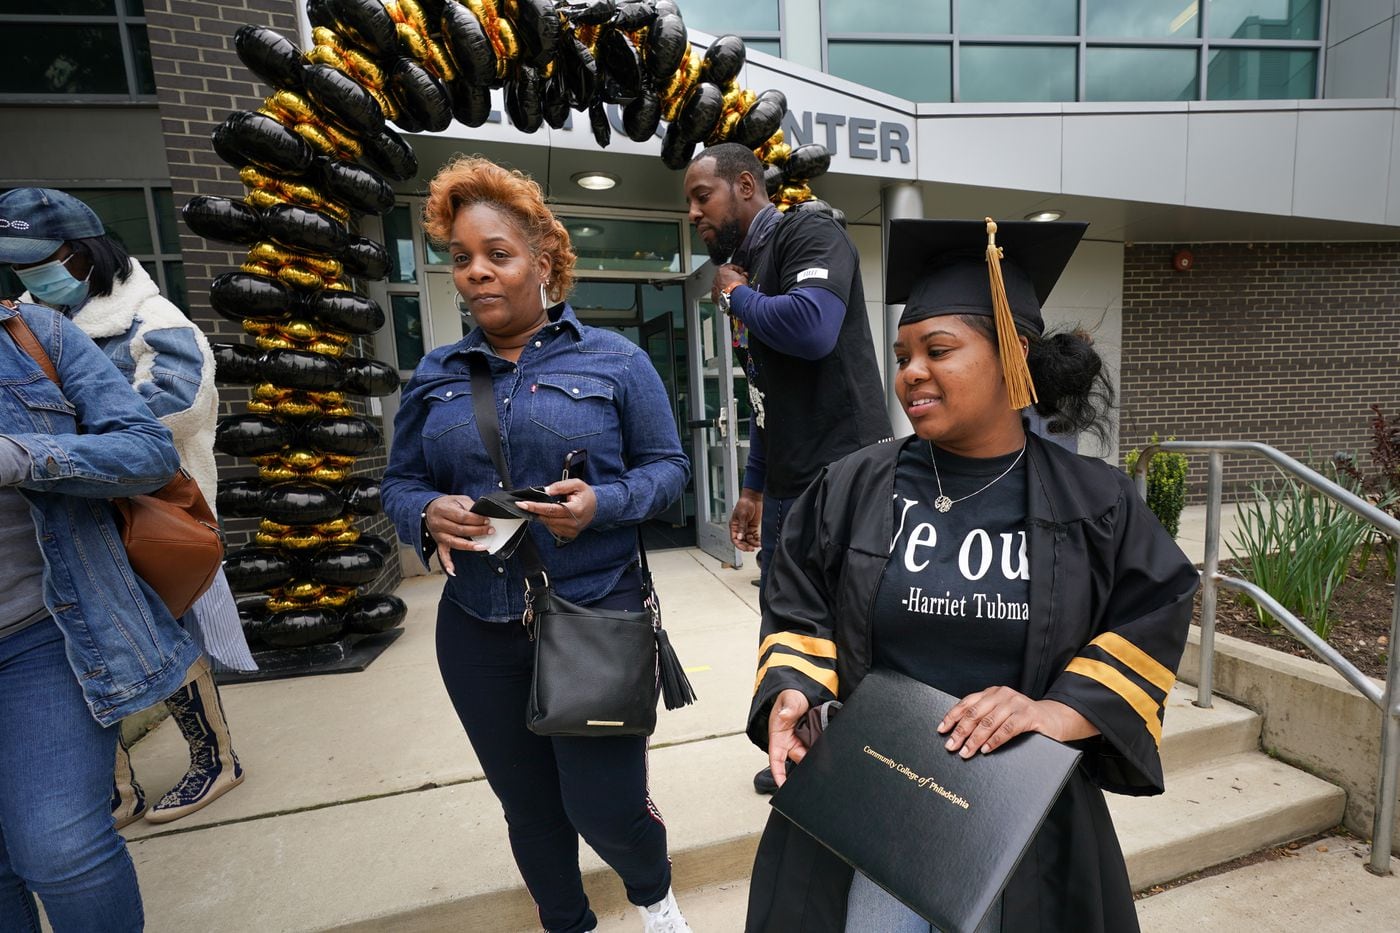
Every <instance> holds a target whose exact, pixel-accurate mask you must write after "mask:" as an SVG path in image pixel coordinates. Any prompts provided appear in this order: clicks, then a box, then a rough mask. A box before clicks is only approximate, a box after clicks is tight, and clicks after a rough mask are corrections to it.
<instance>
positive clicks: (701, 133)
mask: <svg viewBox="0 0 1400 933" xmlns="http://www.w3.org/2000/svg"><path fill="white" fill-rule="evenodd" d="M755 106H757V104H755ZM723 113H724V92H723V91H721V90H720V89H719V88H718V87H716V86H715V85H713V84H711V83H710V82H708V81H701V82H700V83H699V84H697V85H696V86H695V87H693V88H691V91H690V94H689V95H687V97H686V99H685V106H683V107H682V108H681V113H680V116H679V117H677V118H676V122H675V123H674V124H672V125H673V126H679V127H680V134H681V138H682V140H683V141H685V142H687V143H698V142H701V141H702V140H704V139H705V137H707V136H709V135H710V134H711V133H712V132H714V129H715V125H716V124H717V123H719V118H720V116H721V115H722V114H723ZM765 138H766V137H765ZM750 148H752V147H750Z"/></svg>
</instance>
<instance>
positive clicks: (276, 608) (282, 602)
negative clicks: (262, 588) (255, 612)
mask: <svg viewBox="0 0 1400 933" xmlns="http://www.w3.org/2000/svg"><path fill="white" fill-rule="evenodd" d="M300 608H301V602H300V601H299V600H295V599H289V598H287V597H285V596H269V597H268V600H267V611H268V612H290V611H292V610H293V609H300Z"/></svg>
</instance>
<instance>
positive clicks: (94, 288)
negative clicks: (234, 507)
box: [0, 188, 256, 828]
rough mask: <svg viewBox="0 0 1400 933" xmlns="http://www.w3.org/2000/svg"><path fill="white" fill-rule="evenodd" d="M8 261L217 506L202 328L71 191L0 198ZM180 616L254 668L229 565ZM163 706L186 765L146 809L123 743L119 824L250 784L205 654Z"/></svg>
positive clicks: (209, 375) (211, 394)
mask: <svg viewBox="0 0 1400 933" xmlns="http://www.w3.org/2000/svg"><path fill="white" fill-rule="evenodd" d="M6 263H7V264H9V265H10V266H11V268H12V269H13V270H14V272H15V274H16V276H18V278H19V280H20V282H21V283H23V285H24V286H25V288H27V289H28V293H27V294H26V295H24V296H22V297H21V300H26V301H27V300H32V301H35V302H38V303H41V304H44V305H47V306H49V307H51V308H53V309H55V310H57V311H59V312H61V313H63V314H64V315H65V316H66V317H68V318H70V319H71V320H72V321H73V323H74V324H76V325H77V326H78V328H79V329H81V330H82V331H83V332H84V333H85V334H87V335H88V336H89V337H91V338H92V339H93V341H94V342H95V343H96V344H97V345H98V346H99V347H100V348H101V349H102V351H103V352H104V353H105V354H106V355H107V357H108V359H110V360H111V361H112V362H113V363H115V364H116V367H117V369H118V370H120V371H121V372H122V374H123V375H125V376H126V379H127V382H128V383H130V384H131V386H132V388H133V389H135V390H136V392H137V393H138V394H139V395H140V396H141V398H142V400H144V401H145V403H146V406H147V407H148V408H149V409H150V410H151V412H152V414H154V415H155V416H156V417H157V418H159V419H160V421H161V422H162V423H163V424H164V425H165V426H166V427H167V428H169V429H170V431H171V433H172V434H173V435H174V438H175V448H176V450H177V451H179V454H180V463H181V466H183V467H184V468H185V469H186V470H187V471H188V472H189V473H190V475H191V476H192V477H193V478H194V480H195V482H196V483H197V484H198V486H199V488H200V491H201V492H202V493H203V494H204V498H205V499H206V500H207V501H208V503H209V504H210V506H211V507H212V506H213V504H214V500H215V495H216V487H217V483H218V471H217V468H216V466H215V462H214V450H213V446H214V428H215V423H216V421H217V418H218V392H217V390H216V389H215V387H214V359H213V355H212V353H211V352H210V349H209V343H208V341H207V340H206V339H205V337H204V334H203V333H202V332H201V331H200V329H199V328H198V327H197V326H196V325H195V324H194V323H193V322H192V321H190V320H189V318H188V317H186V316H185V314H184V312H182V311H181V310H180V309H179V308H177V307H175V305H173V304H171V303H170V302H169V301H167V300H166V299H165V298H164V297H162V296H161V294H160V290H159V289H158V288H157V286H156V283H155V282H153V281H152V280H151V277H150V276H149V275H147V273H146V270H145V269H143V268H142V267H141V264H140V263H138V262H135V261H133V260H132V259H131V257H130V256H128V255H127V253H126V250H125V249H123V248H122V246H121V244H120V243H119V242H118V241H117V240H115V239H114V238H112V237H110V236H108V235H107V232H106V230H105V229H104V227H103V225H102V221H101V219H100V218H99V217H98V216H97V214H96V213H95V212H94V211H93V210H92V208H90V207H89V206H88V205H86V204H84V203H83V202H82V201H80V200H79V199H77V198H75V197H73V196H72V195H69V194H67V193H65V192H62V191H56V190H53V189H49V188H15V189H13V190H10V191H7V192H5V193H4V194H0V264H6ZM181 622H182V623H183V624H184V625H185V627H186V629H187V630H188V631H189V632H190V634H191V635H192V636H193V637H194V639H195V642H196V644H197V645H199V647H200V648H202V649H204V652H205V653H206V654H207V655H208V656H211V657H212V658H213V659H214V660H215V661H216V662H218V663H219V664H221V665H223V666H224V667H226V668H231V669H235V670H245V671H246V670H255V669H256V665H255V664H254V662H253V659H252V657H251V655H250V654H249V653H248V646H247V642H246V640H245V639H244V636H243V631H242V627H241V625H240V624H239V622H238V612H237V608H236V606H235V605H234V602H233V594H232V593H231V592H230V590H229V587H228V582H227V580H226V579H225V578H224V576H223V574H222V573H220V574H219V576H218V578H217V579H216V580H215V583H214V585H213V586H211V587H210V589H209V591H208V592H207V593H206V594H205V595H204V596H203V597H201V598H200V600H199V601H198V602H197V603H196V604H195V606H194V608H193V609H191V610H190V612H189V613H187V614H186V616H185V617H184V618H183V619H181ZM166 706H167V707H168V708H169V710H170V713H171V717H172V718H173V719H174V720H175V722H176V724H177V725H178V726H179V727H180V731H181V733H182V734H183V735H184V737H185V740H186V742H187V743H188V744H189V747H190V767H189V770H188V772H187V773H186V774H185V776H184V778H182V779H181V780H180V781H179V782H178V783H177V784H176V785H175V787H174V788H173V789H171V790H170V791H169V792H168V793H166V794H165V795H164V796H163V797H162V798H161V799H160V800H159V801H157V802H156V803H155V804H154V805H153V806H152V807H151V808H150V810H149V812H147V808H146V801H145V794H144V792H143V790H142V789H141V786H140V785H139V784H138V783H136V780H135V778H134V776H133V774H132V769H131V763H130V756H129V755H128V754H127V751H126V747H125V745H122V744H120V743H119V745H118V751H117V758H116V780H115V783H114V786H113V791H112V813H113V816H114V817H115V818H116V821H117V826H118V828H120V827H122V826H124V825H126V824H127V823H129V822H131V821H132V820H134V819H136V818H138V817H140V816H141V815H142V814H143V813H144V814H145V815H146V818H147V819H148V820H150V821H152V822H169V821H170V820H175V819H179V818H180V817H182V816H185V815H187V814H189V813H193V812H194V811H195V810H198V809H200V808H201V807H203V806H205V805H207V804H209V803H211V802H212V801H214V800H215V799H216V798H218V797H219V796H220V795H222V794H223V793H224V792H226V791H228V790H230V789H232V788H233V787H236V786H237V785H238V784H239V783H241V782H242V780H243V768H242V765H241V763H240V762H239V760H238V757H237V756H236V755H235V754H234V752H233V746H232V740H231V738H230V735H229V729H228V723H227V721H226V719H225V717H224V714H223V708H222V704H221V703H220V700H219V695H218V691H217V689H216V688H215V685H214V679H213V675H212V673H211V671H210V668H209V664H208V660H207V658H206V660H205V662H204V666H203V667H202V669H201V672H200V674H199V676H198V677H196V678H195V679H194V680H193V681H191V682H190V683H188V684H186V685H185V686H184V687H183V688H181V690H180V691H179V693H177V694H175V695H173V696H171V697H170V698H169V699H168V700H167V701H166Z"/></svg>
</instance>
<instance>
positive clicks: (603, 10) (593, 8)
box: [565, 0, 617, 26]
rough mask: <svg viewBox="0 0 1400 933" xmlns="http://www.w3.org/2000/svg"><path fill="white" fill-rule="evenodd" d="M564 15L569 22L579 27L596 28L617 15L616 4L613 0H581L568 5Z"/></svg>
mask: <svg viewBox="0 0 1400 933" xmlns="http://www.w3.org/2000/svg"><path fill="white" fill-rule="evenodd" d="M565 13H566V14H567V15H568V17H569V19H570V21H572V22H574V23H576V24H577V25H579V26H598V25H601V24H603V23H606V22H607V21H608V20H610V19H612V18H613V16H615V15H616V14H617V3H616V2H614V0H582V2H580V3H571V4H569V6H568V8H567V9H566V10H565Z"/></svg>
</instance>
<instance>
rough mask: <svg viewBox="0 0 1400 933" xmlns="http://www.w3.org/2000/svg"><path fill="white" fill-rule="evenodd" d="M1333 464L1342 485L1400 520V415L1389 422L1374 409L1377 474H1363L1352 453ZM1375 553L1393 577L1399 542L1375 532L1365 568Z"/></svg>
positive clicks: (1368, 543) (1363, 562)
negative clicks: (1380, 557) (1382, 559)
mask: <svg viewBox="0 0 1400 933" xmlns="http://www.w3.org/2000/svg"><path fill="white" fill-rule="evenodd" d="M1332 462H1333V464H1334V466H1335V467H1336V470H1337V474H1338V479H1339V481H1344V485H1346V487H1347V488H1348V489H1350V490H1351V491H1352V492H1354V493H1356V494H1357V495H1358V496H1361V497H1362V498H1365V499H1368V500H1370V502H1371V503H1372V504H1373V505H1375V506H1376V507H1377V508H1379V509H1380V510H1381V511H1383V512H1387V513H1389V514H1391V515H1393V516H1395V517H1396V518H1400V415H1391V416H1390V417H1389V418H1387V417H1386V416H1385V413H1384V412H1383V411H1382V410H1381V406H1380V405H1378V404H1377V405H1372V406H1371V462H1372V463H1373V464H1375V466H1376V469H1377V471H1378V472H1377V473H1376V474H1373V475H1370V476H1367V475H1366V474H1365V473H1363V472H1362V470H1361V467H1360V466H1359V465H1358V464H1357V462H1356V457H1355V456H1354V455H1352V454H1349V453H1338V454H1336V455H1335V456H1334V457H1333V458H1332ZM1376 551H1380V552H1381V554H1382V555H1383V556H1384V558H1385V562H1386V570H1387V572H1388V574H1389V575H1390V576H1391V577H1394V576H1395V564H1396V542H1395V540H1394V539H1393V538H1391V537H1390V536H1389V535H1387V534H1386V533H1384V532H1383V531H1381V530H1380V529H1378V528H1372V529H1371V531H1370V533H1369V535H1368V537H1367V539H1366V542H1365V550H1364V552H1363V554H1362V557H1361V565H1362V567H1363V568H1364V567H1365V566H1366V563H1367V562H1368V561H1369V560H1370V558H1371V556H1372V555H1373V554H1374V553H1375V552H1376Z"/></svg>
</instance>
